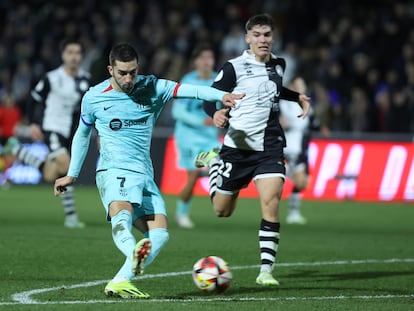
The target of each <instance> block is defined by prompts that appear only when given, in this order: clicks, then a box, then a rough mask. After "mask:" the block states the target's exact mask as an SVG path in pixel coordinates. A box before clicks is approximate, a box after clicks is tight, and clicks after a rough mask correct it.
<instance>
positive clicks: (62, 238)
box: [0, 186, 414, 310]
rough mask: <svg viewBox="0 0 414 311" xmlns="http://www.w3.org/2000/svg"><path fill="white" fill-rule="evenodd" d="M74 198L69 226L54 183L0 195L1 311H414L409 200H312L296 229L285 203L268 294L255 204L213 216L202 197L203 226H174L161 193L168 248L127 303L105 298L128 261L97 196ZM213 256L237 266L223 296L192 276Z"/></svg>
mask: <svg viewBox="0 0 414 311" xmlns="http://www.w3.org/2000/svg"><path fill="white" fill-rule="evenodd" d="M75 196H76V203H77V210H78V212H79V214H80V217H81V220H82V221H85V222H86V224H87V227H86V228H85V229H66V228H64V227H63V209H62V207H61V203H60V199H59V198H54V197H53V194H52V187H51V186H12V187H11V188H10V189H8V190H0V202H1V203H0V219H1V225H0V237H1V240H0V258H1V265H0V310H121V309H122V310H137V308H142V309H144V308H145V310H183V309H186V310H252V309H253V310H279V309H283V310H409V309H410V308H412V306H413V304H414V288H413V285H414V206H412V205H410V204H395V203H389V204H385V203H357V202H350V201H346V202H313V201H312V202H311V201H307V202H303V208H302V211H303V214H304V215H305V216H306V217H307V219H308V224H307V225H305V226H299V225H286V224H284V219H285V216H286V212H287V202H286V201H284V202H282V205H281V217H282V227H281V244H280V247H279V253H278V257H277V262H278V263H279V266H277V267H276V268H275V275H276V277H277V279H278V280H279V281H280V282H281V286H280V287H278V288H266V287H260V286H258V285H256V284H255V282H254V281H255V278H256V276H257V274H258V264H259V249H258V238H257V234H258V226H259V222H260V208H259V204H258V201H257V200H254V199H253V200H250V199H240V200H239V204H238V207H237V209H236V211H235V213H234V215H233V216H232V217H230V218H217V217H216V216H215V215H214V213H213V211H212V209H211V206H210V202H209V199H208V198H207V197H196V198H194V200H193V208H192V210H191V213H192V219H193V220H194V222H195V223H196V228H195V229H193V230H185V229H180V228H178V227H177V226H176V224H175V223H174V212H175V197H173V196H165V200H166V203H167V206H168V212H169V216H170V228H169V231H170V241H169V243H168V244H167V246H166V247H165V248H164V249H163V250H162V252H161V253H160V255H159V256H158V258H157V259H156V261H155V262H154V263H153V264H152V265H151V266H150V267H148V268H147V270H146V273H145V274H144V276H143V278H142V279H138V280H135V281H134V283H135V284H136V285H137V287H138V288H140V289H142V290H144V291H147V292H148V293H150V294H151V298H152V299H150V300H148V301H142V300H133V301H130V300H127V301H126V300H121V299H113V298H111V299H109V298H106V297H105V296H104V294H103V289H104V286H105V284H106V281H108V280H109V279H110V278H112V276H113V275H114V274H115V272H116V271H117V270H118V269H119V268H120V266H121V265H122V263H123V260H124V258H123V256H122V255H121V253H120V252H119V251H118V250H117V249H116V247H115V245H114V244H113V242H112V237H111V230H110V225H109V224H108V223H106V221H105V215H104V209H103V207H102V206H101V202H100V199H99V196H98V193H97V190H96V188H95V187H85V186H83V187H82V186H78V187H77V188H76V189H75ZM134 232H135V233H136V236H137V239H140V238H141V237H142V235H141V234H140V233H138V231H136V230H135V231H134ZM206 255H217V256H220V257H222V258H224V259H225V260H227V261H228V262H229V265H230V268H231V269H232V267H234V269H232V272H233V282H232V284H231V286H230V288H229V289H228V290H227V291H226V292H225V293H224V294H221V295H217V294H215V295H214V294H213V295H212V294H204V293H202V292H201V291H199V290H198V289H197V288H196V287H195V285H194V284H193V281H192V279H191V275H190V270H191V269H192V266H193V264H194V263H195V262H196V260H197V259H199V258H201V257H203V256H206ZM391 258H395V259H398V260H396V261H394V262H389V261H388V259H391ZM407 259H408V260H407ZM369 260H373V261H369ZM87 282H91V283H87ZM93 282H95V283H93ZM86 283H87V284H86ZM71 286H72V287H71ZM79 286H81V287H79ZM45 288H52V289H51V290H48V291H44V292H40V291H38V292H33V293H32V295H29V296H23V297H26V298H25V299H26V300H25V302H30V301H28V300H27V299H32V300H33V301H32V302H34V304H30V305H25V304H22V303H17V302H16V301H13V299H12V295H13V294H16V293H22V292H25V291H31V290H38V289H39V290H41V289H45ZM21 297H22V296H20V298H21ZM43 303H44V304H43ZM137 304H138V305H137Z"/></svg>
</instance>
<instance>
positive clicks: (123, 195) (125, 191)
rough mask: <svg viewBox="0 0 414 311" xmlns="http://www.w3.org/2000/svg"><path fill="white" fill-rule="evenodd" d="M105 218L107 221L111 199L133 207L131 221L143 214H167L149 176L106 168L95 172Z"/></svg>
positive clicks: (158, 191) (156, 187)
mask: <svg viewBox="0 0 414 311" xmlns="http://www.w3.org/2000/svg"><path fill="white" fill-rule="evenodd" d="M96 186H97V187H98V190H99V194H100V196H101V200H102V203H103V205H104V207H105V211H106V218H107V220H108V221H109V220H110V217H109V213H108V210H109V205H110V204H111V203H112V202H113V201H126V202H130V203H131V204H132V207H133V209H134V218H133V221H135V220H136V219H138V218H139V217H141V216H144V215H153V214H162V215H165V216H167V211H166V208H165V202H164V199H163V198H162V196H161V193H160V190H159V189H158V186H157V185H156V183H155V182H154V180H153V179H152V178H151V177H148V176H146V175H144V174H141V173H137V172H132V171H128V170H121V169H108V170H105V171H99V172H97V173H96Z"/></svg>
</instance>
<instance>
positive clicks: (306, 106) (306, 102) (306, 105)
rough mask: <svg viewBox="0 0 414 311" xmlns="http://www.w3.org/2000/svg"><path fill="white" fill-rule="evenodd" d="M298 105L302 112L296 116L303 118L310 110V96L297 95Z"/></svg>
mask: <svg viewBox="0 0 414 311" xmlns="http://www.w3.org/2000/svg"><path fill="white" fill-rule="evenodd" d="M299 105H300V106H301V107H302V110H303V111H302V113H301V114H300V115H298V118H302V119H304V118H305V117H306V116H307V115H308V113H309V110H310V97H308V96H307V95H305V94H300V95H299Z"/></svg>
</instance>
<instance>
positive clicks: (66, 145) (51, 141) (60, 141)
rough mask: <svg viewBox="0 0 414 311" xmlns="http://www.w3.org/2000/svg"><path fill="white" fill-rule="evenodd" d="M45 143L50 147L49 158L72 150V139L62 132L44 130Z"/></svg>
mask: <svg viewBox="0 0 414 311" xmlns="http://www.w3.org/2000/svg"><path fill="white" fill-rule="evenodd" d="M43 135H44V139H45V144H46V145H47V147H48V148H49V151H50V152H49V154H48V155H47V157H48V159H54V158H56V157H57V156H58V155H59V154H62V153H64V152H68V153H69V150H70V144H71V139H69V138H66V137H65V136H63V135H62V134H59V133H56V132H50V131H44V132H43Z"/></svg>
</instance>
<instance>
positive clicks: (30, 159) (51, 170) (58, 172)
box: [3, 39, 90, 228]
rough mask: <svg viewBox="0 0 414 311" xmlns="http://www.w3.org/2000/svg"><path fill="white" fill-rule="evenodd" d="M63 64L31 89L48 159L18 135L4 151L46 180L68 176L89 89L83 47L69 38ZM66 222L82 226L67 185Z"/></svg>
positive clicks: (36, 134) (34, 119)
mask: <svg viewBox="0 0 414 311" xmlns="http://www.w3.org/2000/svg"><path fill="white" fill-rule="evenodd" d="M61 57H62V62H63V63H62V65H61V66H59V67H58V68H56V69H54V70H52V71H49V72H47V73H46V75H45V77H44V78H42V79H41V80H40V81H39V82H38V83H37V84H36V86H35V88H34V89H33V90H32V92H31V94H32V98H33V105H32V107H31V113H30V116H29V119H30V122H31V125H30V127H31V135H32V139H33V140H34V141H38V140H44V142H45V143H46V145H47V146H48V148H49V151H50V152H49V154H48V155H47V158H46V159H45V160H42V159H39V158H38V157H36V156H34V155H33V154H31V153H30V152H29V151H28V150H27V149H25V148H24V147H23V145H21V144H20V143H19V141H18V140H17V139H16V138H11V139H9V140H8V142H7V144H6V146H5V147H4V150H3V154H4V153H11V154H12V155H14V156H15V157H16V158H17V159H18V160H20V161H21V162H22V163H24V164H26V165H29V166H32V167H35V168H37V169H39V170H40V172H41V173H42V176H43V179H44V180H45V181H47V182H54V180H55V179H56V178H58V177H61V176H65V175H66V173H67V171H68V168H69V162H70V153H69V150H70V144H71V141H72V137H73V133H74V130H75V129H76V128H77V125H78V122H79V114H80V100H81V98H82V96H83V94H84V93H85V92H86V91H87V90H88V89H89V80H90V74H89V73H88V72H86V71H84V70H83V69H81V68H80V65H81V61H82V46H81V44H80V43H79V42H78V41H76V40H71V39H66V40H64V41H63V42H62V44H61ZM62 203H63V208H64V212H65V221H64V225H65V227H68V228H82V227H84V226H85V225H84V223H82V222H80V221H79V219H78V215H77V213H76V210H75V201H74V190H73V187H72V186H70V187H68V189H67V191H66V192H65V193H64V194H63V195H62Z"/></svg>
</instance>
